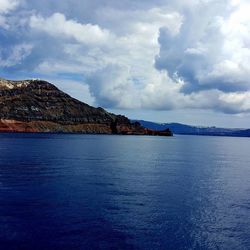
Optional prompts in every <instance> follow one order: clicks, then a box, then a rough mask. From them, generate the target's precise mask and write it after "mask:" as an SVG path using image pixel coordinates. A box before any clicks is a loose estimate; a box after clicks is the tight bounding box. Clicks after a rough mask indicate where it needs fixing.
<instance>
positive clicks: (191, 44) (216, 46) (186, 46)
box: [156, 1, 250, 93]
mask: <svg viewBox="0 0 250 250" xmlns="http://www.w3.org/2000/svg"><path fill="white" fill-rule="evenodd" d="M218 2H220V1H204V2H203V1H202V2H200V3H199V4H197V6H196V11H194V12H193V9H192V10H191V9H187V13H188V14H187V15H186V20H185V22H184V23H183V26H182V29H181V31H180V33H179V34H178V35H177V36H174V37H173V36H171V35H169V34H168V32H165V31H164V30H162V32H161V35H160V38H159V42H160V44H161V51H160V53H159V55H158V57H157V60H156V67H157V68H158V69H161V70H167V71H168V72H169V73H170V74H171V75H172V76H173V75H174V74H175V75H176V74H177V75H178V76H179V77H180V78H181V79H183V80H184V81H185V82H186V84H185V85H184V88H183V89H182V90H183V91H184V92H186V93H188V92H192V91H201V90H204V89H218V90H221V91H223V92H235V91H236V92H237V91H247V90H249V88H250V86H249V81H248V78H249V74H250V67H249V65H250V64H249V60H250V43H249V36H248V35H247V34H249V32H250V25H249V24H250V17H249V15H248V14H247V13H249V10H250V4H249V3H247V2H245V1H232V2H231V1H221V2H220V4H219V5H218ZM216 4H217V5H218V6H217V8H215V6H216ZM223 10H224V11H223ZM197 13H199V15H197ZM197 26H198V27H197Z"/></svg>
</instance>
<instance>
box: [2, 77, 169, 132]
mask: <svg viewBox="0 0 250 250" xmlns="http://www.w3.org/2000/svg"><path fill="white" fill-rule="evenodd" d="M0 132H33V133H84V134H118V135H153V136H172V135H173V134H172V132H171V131H170V130H169V129H168V128H167V129H164V130H162V131H157V130H153V129H148V128H145V127H143V126H142V125H141V124H140V123H139V122H131V121H130V120H129V119H128V118H127V117H125V116H123V115H115V114H112V113H110V112H107V111H106V110H105V109H103V108H101V107H99V108H95V107H92V106H90V105H88V104H86V103H83V102H81V101H79V100H77V99H75V98H72V97H71V96H70V95H68V94H66V93H64V92H63V91H61V90H60V89H58V88H57V87H56V86H55V85H53V84H51V83H49V82H47V81H43V80H39V79H36V80H20V81H12V80H6V79H0Z"/></svg>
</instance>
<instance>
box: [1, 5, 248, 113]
mask: <svg viewBox="0 0 250 250" xmlns="http://www.w3.org/2000/svg"><path fill="white" fill-rule="evenodd" d="M1 3H5V5H4V4H2V5H1ZM11 3H12V4H11ZM128 3H131V5H129V4H128ZM71 5H72V8H70V6H71ZM73 5H74V6H73ZM82 5H83V4H82V1H78V0H74V1H73V3H69V1H65V0H63V1H60V3H59V2H58V3H57V2H56V1H55V2H53V4H51V3H49V2H48V1H46V0H45V1H44V2H43V3H42V4H41V3H39V4H38V3H36V4H34V3H33V4H30V3H28V1H27V5H26V7H30V9H28V10H27V12H26V13H25V14H26V18H27V19H29V22H28V27H26V26H25V25H26V21H25V22H23V25H22V29H23V30H22V29H20V30H19V29H18V30H17V29H16V30H15V32H16V34H17V35H16V40H18V39H22V41H20V42H19V43H20V45H18V44H16V42H15V44H14V45H12V46H9V47H8V48H6V50H5V51H4V52H3V51H1V60H0V66H2V67H10V68H11V67H12V66H16V65H19V66H20V67H21V66H22V67H21V69H22V70H24V71H25V70H26V71H27V72H30V71H33V73H34V74H35V73H37V74H42V75H44V76H45V78H53V79H55V78H56V77H57V76H58V82H60V81H61V79H62V75H66V76H67V78H70V77H71V78H72V79H74V78H75V79H77V78H79V79H83V80H82V81H74V80H72V81H67V83H65V85H64V86H67V87H65V89H64V90H66V91H67V92H69V93H73V95H74V96H77V98H80V97H78V96H80V95H78V94H77V93H80V91H83V92H85V93H87V94H86V95H83V98H85V97H86V98H87V101H90V102H91V103H93V102H97V104H98V105H102V106H104V107H109V108H121V109H122V108H124V109H134V108H137V109H154V110H170V109H187V108H188V109H190V108H191V109H204V110H205V109H212V110H217V111H218V110H219V111H222V112H225V113H241V112H250V109H249V101H248V99H249V95H250V94H249V93H250V85H249V76H250V66H249V65H250V38H249V34H250V17H249V15H248V13H249V12H250V4H249V3H248V1H246V0H219V1H218V0H190V1H182V0H175V1H173V0H172V1H168V3H166V1H161V0H156V1H154V2H152V1H148V0H145V1H143V3H140V1H130V0H124V2H123V1H122V2H119V3H118V2H117V1H112V0H107V1H105V4H100V2H99V1H95V0H92V1H86V4H85V5H84V8H82V9H81V6H82ZM127 5H129V7H125V6H127ZM4 6H5V7H4ZM6 6H9V7H6ZM17 6H18V1H14V0H13V1H3V0H2V1H1V0H0V26H2V27H3V26H5V28H7V27H9V26H10V23H9V22H6V17H7V16H10V15H11V11H13V10H15V9H16V8H17ZM31 6H32V7H31ZM33 6H39V8H38V9H36V8H34V7H33ZM44 6H45V7H44ZM46 6H47V7H46ZM48 6H51V8H50V9H48ZM114 6H115V7H114ZM90 7H91V8H90ZM88 8H89V9H88ZM90 12H91V15H90V14H89V13H90ZM38 13H39V14H38ZM27 19H25V20H27ZM20 20H22V19H20ZM13 29H15V27H14V28H13ZM10 32H11V30H10ZM11 35H13V33H12V34H11ZM4 45H6V44H3V46H1V47H2V48H4ZM7 51H8V52H7ZM28 55H30V57H29V58H31V59H29V60H27V61H26V60H24V59H25V58H27V56H28ZM52 76H54V77H52ZM54 82H56V79H55V80H54ZM79 82H83V87H80V85H79ZM86 84H87V85H88V87H86ZM71 85H72V89H71V87H70V86H71ZM91 95H92V96H91ZM93 97H94V99H93ZM81 100H83V99H82V98H81Z"/></svg>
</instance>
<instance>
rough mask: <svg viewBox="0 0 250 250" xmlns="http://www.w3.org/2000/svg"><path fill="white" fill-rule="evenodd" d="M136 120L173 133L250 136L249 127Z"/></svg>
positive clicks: (146, 125) (144, 124)
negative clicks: (219, 126) (203, 125)
mask: <svg viewBox="0 0 250 250" xmlns="http://www.w3.org/2000/svg"><path fill="white" fill-rule="evenodd" d="M138 122H140V124H141V125H142V126H144V127H145V128H149V129H154V130H164V129H166V128H169V129H170V130H171V131H172V132H173V133H174V134H183V135H211V136H212V135H214V136H239V137H250V129H230V128H217V127H198V126H190V125H186V124H181V123H155V122H150V121H144V120H138Z"/></svg>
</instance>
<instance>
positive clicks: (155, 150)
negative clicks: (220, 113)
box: [0, 133, 250, 250]
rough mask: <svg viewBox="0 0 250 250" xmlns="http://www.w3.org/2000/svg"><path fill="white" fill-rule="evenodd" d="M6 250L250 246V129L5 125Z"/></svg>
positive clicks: (1, 211) (0, 244)
mask: <svg viewBox="0 0 250 250" xmlns="http://www.w3.org/2000/svg"><path fill="white" fill-rule="evenodd" d="M0 249H1V250H9V249H11V250H22V249H23V250H30V249H31V250H50V249H51V250H57V249H60V250H64V249H66V250H70V249H73V250H77V249H150V250H154V249H164V250H165V249H173V250H178V249H234V250H237V249H250V138H236V137H215V136H214V137H208V136H184V135H175V136H173V137H151V136H118V135H81V134H15V133H13V134H8V133H4V134H0Z"/></svg>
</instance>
